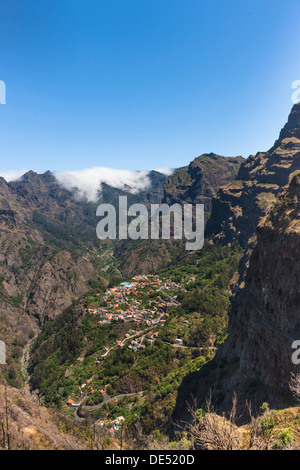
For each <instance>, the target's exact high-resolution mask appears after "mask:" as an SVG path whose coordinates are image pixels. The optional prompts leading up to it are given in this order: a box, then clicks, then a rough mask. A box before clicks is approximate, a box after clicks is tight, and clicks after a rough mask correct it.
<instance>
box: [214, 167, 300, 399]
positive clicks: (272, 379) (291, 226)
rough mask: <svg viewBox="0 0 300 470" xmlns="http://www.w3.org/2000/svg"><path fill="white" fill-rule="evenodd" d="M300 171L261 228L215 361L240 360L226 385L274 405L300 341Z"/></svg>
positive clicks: (298, 369) (292, 369) (285, 386)
mask: <svg viewBox="0 0 300 470" xmlns="http://www.w3.org/2000/svg"><path fill="white" fill-rule="evenodd" d="M299 279H300V172H299V173H297V174H296V175H294V176H293V177H292V179H291V182H290V184H289V185H288V186H287V188H285V189H284V190H283V191H282V192H281V193H280V195H279V197H278V202H277V204H276V205H275V206H274V207H273V208H272V210H271V211H270V213H269V215H268V216H267V217H266V218H265V219H264V220H263V221H262V222H261V224H260V225H259V226H258V228H257V244H256V247H255V249H254V251H253V253H252V255H251V258H250V265H249V270H248V273H247V277H246V281H245V288H244V289H242V290H241V292H239V293H238V294H237V295H236V297H235V299H234V302H233V308H232V311H231V313H230V320H229V335H228V339H227V341H226V342H225V344H224V345H223V346H222V347H221V349H220V351H219V352H218V355H217V358H216V359H217V361H220V360H224V359H225V360H226V361H227V362H228V361H230V360H231V359H233V358H234V357H237V358H239V366H238V368H237V370H236V372H235V373H234V375H233V376H232V377H230V378H229V379H228V381H227V386H229V390H230V391H231V392H232V391H233V389H234V388H236V389H237V391H240V393H241V391H243V392H247V387H248V388H249V384H250V383H252V387H254V388H255V387H258V388H260V389H261V391H262V393H263V394H264V395H265V399H267V400H269V402H270V403H272V404H275V405H276V404H278V403H280V402H282V400H283V398H284V394H287V393H288V391H289V381H290V376H291V372H294V373H300V366H299V365H298V366H297V365H294V364H293V362H292V358H291V357H292V353H293V352H294V349H292V343H293V340H294V339H296V340H297V339H300V317H299V312H300V283H299Z"/></svg>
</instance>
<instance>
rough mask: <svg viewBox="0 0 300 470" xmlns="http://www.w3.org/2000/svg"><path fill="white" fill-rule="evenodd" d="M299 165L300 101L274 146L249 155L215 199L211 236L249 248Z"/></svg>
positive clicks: (209, 227)
mask: <svg viewBox="0 0 300 470" xmlns="http://www.w3.org/2000/svg"><path fill="white" fill-rule="evenodd" d="M299 168H300V103H299V104H296V105H295V106H294V107H293V109H292V111H291V113H290V116H289V118H288V122H287V124H286V125H285V126H284V128H283V129H282V131H281V132H280V136H279V139H278V140H277V141H276V142H275V144H274V146H273V147H272V148H271V149H270V150H269V151H268V152H265V153H263V152H260V153H257V154H256V155H255V156H253V155H252V156H250V157H249V158H247V160H246V161H245V162H244V163H242V165H241V167H240V169H239V173H238V176H237V178H236V180H235V181H233V182H231V183H229V184H228V185H227V186H224V187H222V188H221V189H220V190H219V192H218V195H217V197H216V198H214V199H213V201H212V214H211V218H210V220H209V221H208V223H207V235H208V236H211V235H212V236H213V238H214V240H215V241H217V240H221V241H223V242H224V243H228V242H231V241H233V240H239V242H240V243H241V244H242V245H243V246H245V247H246V246H247V245H248V243H249V240H251V238H252V237H253V235H254V233H255V229H256V227H257V225H258V224H259V222H260V220H261V219H262V218H263V217H264V216H265V215H266V214H267V213H268V211H269V210H270V208H271V207H272V205H273V204H274V202H275V200H276V195H277V194H278V193H279V191H280V190H281V188H282V187H283V186H285V185H286V184H287V183H288V181H289V177H290V175H291V174H292V173H293V172H294V171H295V170H297V169H299Z"/></svg>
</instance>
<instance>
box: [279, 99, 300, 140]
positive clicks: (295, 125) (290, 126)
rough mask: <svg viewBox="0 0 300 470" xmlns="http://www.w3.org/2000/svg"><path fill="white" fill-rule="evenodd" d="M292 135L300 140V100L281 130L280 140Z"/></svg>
mask: <svg viewBox="0 0 300 470" xmlns="http://www.w3.org/2000/svg"><path fill="white" fill-rule="evenodd" d="M291 137H295V138H296V139H299V140H300V102H299V103H297V104H295V105H294V106H293V108H292V111H291V113H290V115H289V118H288V121H287V123H286V125H285V126H284V127H283V129H282V130H281V132H280V136H279V141H282V140H284V139H287V138H291Z"/></svg>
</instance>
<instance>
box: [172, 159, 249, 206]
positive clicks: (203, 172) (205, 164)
mask: <svg viewBox="0 0 300 470" xmlns="http://www.w3.org/2000/svg"><path fill="white" fill-rule="evenodd" d="M243 161H244V159H243V157H222V156H220V155H215V154H214V153H210V154H205V155H201V156H200V157H197V158H195V159H194V160H193V161H192V162H191V163H190V164H189V165H188V166H186V167H183V168H180V169H178V170H177V171H176V172H175V173H174V174H172V175H171V176H169V177H168V178H167V180H166V182H165V186H164V202H166V203H167V204H175V203H179V204H180V203H189V204H204V206H205V210H206V212H210V210H211V204H212V198H213V196H216V194H217V191H218V190H219V188H220V187H221V186H223V185H226V184H227V183H229V182H230V181H232V180H234V179H235V178H236V176H237V174H238V170H239V168H240V165H241V163H242V162H243Z"/></svg>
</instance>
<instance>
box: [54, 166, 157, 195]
mask: <svg viewBox="0 0 300 470" xmlns="http://www.w3.org/2000/svg"><path fill="white" fill-rule="evenodd" d="M148 175H149V171H135V170H116V169H114V168H105V167H94V168H87V169H85V170H78V171H65V172H54V176H55V178H56V179H57V181H58V182H59V183H60V184H61V185H62V186H64V187H65V188H66V189H69V190H74V189H76V190H77V191H78V195H79V197H85V198H87V199H88V200H89V201H94V202H95V201H97V199H98V196H99V192H101V184H102V183H106V184H108V185H110V186H113V187H114V188H118V189H121V190H123V189H127V190H129V191H130V192H132V193H137V192H139V191H141V190H143V189H146V188H147V187H149V186H150V184H151V183H150V179H149V176H148Z"/></svg>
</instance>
